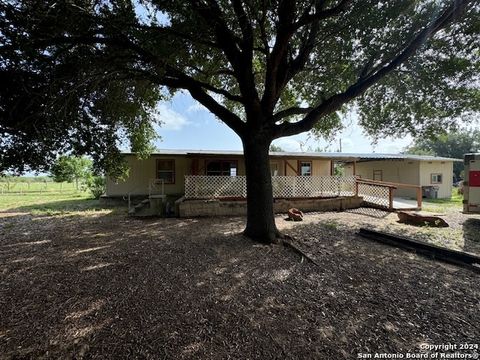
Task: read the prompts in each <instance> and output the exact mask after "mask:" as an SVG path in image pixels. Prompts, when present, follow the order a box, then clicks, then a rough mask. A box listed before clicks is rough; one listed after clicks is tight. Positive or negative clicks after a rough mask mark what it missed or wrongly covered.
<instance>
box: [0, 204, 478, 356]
mask: <svg viewBox="0 0 480 360" xmlns="http://www.w3.org/2000/svg"><path fill="white" fill-rule="evenodd" d="M362 211H363V212H362ZM384 215H385V214H382V212H378V211H375V212H370V211H369V210H365V209H364V210H356V211H351V212H349V213H323V214H309V215H307V217H306V221H304V222H303V223H292V222H287V221H285V220H284V219H283V217H282V216H278V217H277V222H278V226H279V227H280V228H282V229H283V231H284V232H286V233H288V234H290V235H292V236H294V237H295V239H296V240H297V241H298V245H299V247H302V249H304V250H305V251H306V252H308V253H309V254H311V255H312V257H314V258H315V259H316V261H317V262H318V263H319V265H318V266H317V265H314V264H312V263H310V262H307V261H306V260H305V259H302V258H301V257H300V256H299V255H298V254H296V253H294V252H293V251H291V250H289V249H287V248H285V247H282V246H263V245H259V244H256V243H253V242H251V241H249V240H248V239H246V238H244V237H243V236H242V235H240V231H241V230H242V228H243V226H244V222H243V219H242V218H203V219H147V220H139V219H132V218H128V217H126V216H125V215H121V214H110V213H108V212H107V211H99V212H90V213H77V214H70V215H63V216H32V215H29V214H25V213H2V214H0V358H1V359H10V358H35V359H38V358H40V359H42V358H89V359H96V358H98V359H100V358H101V359H105V358H107V359H109V358H111V359H114V358H115V359H117V358H148V359H355V358H357V357H358V355H357V354H358V353H374V352H381V353H397V352H398V353H406V352H408V351H413V352H419V351H420V350H419V349H420V346H421V344H446V343H451V344H460V343H465V342H467V343H479V342H480V289H479V287H478V284H479V283H480V274H479V273H475V272H472V271H470V270H468V269H464V268H459V267H456V266H451V265H445V264H443V263H440V262H436V261H431V260H428V259H425V258H423V257H420V256H417V255H415V254H412V253H407V252H404V251H402V250H399V249H396V248H392V247H388V246H385V245H381V244H377V243H375V242H371V241H369V240H366V239H363V238H361V237H358V236H356V235H355V230H356V228H358V227H359V226H364V225H367V226H371V227H383V228H386V229H394V230H395V231H397V230H398V231H400V232H404V230H401V229H402V227H403V226H406V225H398V224H396V223H395V219H394V218H391V216H393V215H385V216H384ZM469 219H470V218H468V219H463V221H458V224H459V225H458V226H460V227H462V226H464V225H460V224H464V223H465V221H466V220H469ZM471 219H472V220H469V222H470V225H468V226H470V227H473V229H475V228H476V226H478V222H479V221H480V217H471ZM399 229H400V230H399ZM472 231H473V230H472ZM467 233H468V231H467ZM438 236H439V235H438V234H437V233H435V236H434V237H438ZM469 236H470V235H469ZM472 239H473V240H472ZM467 245H468V247H469V249H474V250H475V249H478V247H476V246H478V244H476V238H475V237H472V238H470V237H467V240H464V244H463V245H462V246H467Z"/></svg>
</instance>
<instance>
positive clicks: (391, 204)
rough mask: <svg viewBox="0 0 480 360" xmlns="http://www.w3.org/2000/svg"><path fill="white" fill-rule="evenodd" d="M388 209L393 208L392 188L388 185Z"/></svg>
mask: <svg viewBox="0 0 480 360" xmlns="http://www.w3.org/2000/svg"><path fill="white" fill-rule="evenodd" d="M388 209H389V210H393V188H392V187H388Z"/></svg>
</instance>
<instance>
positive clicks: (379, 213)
mask: <svg viewBox="0 0 480 360" xmlns="http://www.w3.org/2000/svg"><path fill="white" fill-rule="evenodd" d="M345 212H348V213H352V214H360V215H365V216H369V217H373V218H377V219H383V218H385V217H387V216H388V215H390V214H391V212H389V211H385V210H381V209H375V208H367V207H360V208H357V209H348V210H345Z"/></svg>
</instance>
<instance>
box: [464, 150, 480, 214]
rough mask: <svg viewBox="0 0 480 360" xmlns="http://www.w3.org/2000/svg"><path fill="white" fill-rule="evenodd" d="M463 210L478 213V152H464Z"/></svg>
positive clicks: (479, 179)
mask: <svg viewBox="0 0 480 360" xmlns="http://www.w3.org/2000/svg"><path fill="white" fill-rule="evenodd" d="M463 212H465V213H480V154H465V181H464V182H463Z"/></svg>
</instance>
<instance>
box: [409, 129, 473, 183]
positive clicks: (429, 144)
mask: <svg viewBox="0 0 480 360" xmlns="http://www.w3.org/2000/svg"><path fill="white" fill-rule="evenodd" d="M479 151H480V130H475V129H466V130H457V131H452V132H448V133H444V134H441V135H439V136H436V137H422V138H417V139H415V140H414V142H413V143H412V144H411V145H410V146H409V147H408V148H406V149H405V152H406V153H407V154H416V155H435V156H444V157H449V158H454V159H463V157H464V155H465V154H467V153H475V152H479ZM463 169H464V164H463V162H455V163H453V174H454V176H455V179H457V180H458V179H460V178H461V173H462V171H463Z"/></svg>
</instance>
